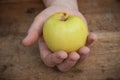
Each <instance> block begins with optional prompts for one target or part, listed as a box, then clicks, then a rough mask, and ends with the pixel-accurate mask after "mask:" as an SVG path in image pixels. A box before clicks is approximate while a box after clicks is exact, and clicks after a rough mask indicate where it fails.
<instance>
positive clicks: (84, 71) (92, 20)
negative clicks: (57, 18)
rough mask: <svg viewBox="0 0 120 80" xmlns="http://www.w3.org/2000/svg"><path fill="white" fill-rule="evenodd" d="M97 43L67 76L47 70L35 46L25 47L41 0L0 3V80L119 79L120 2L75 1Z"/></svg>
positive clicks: (38, 11) (113, 0) (41, 7)
mask: <svg viewBox="0 0 120 80" xmlns="http://www.w3.org/2000/svg"><path fill="white" fill-rule="evenodd" d="M78 5H79V10H80V11H81V12H82V13H83V15H84V16H85V17H86V19H87V21H88V25H89V29H90V31H92V32H95V33H96V34H97V36H98V40H97V41H96V42H95V43H93V44H92V45H91V46H90V48H91V52H90V56H89V57H88V58H87V59H86V60H85V61H84V62H83V63H81V64H78V65H77V66H75V67H74V68H73V69H72V70H70V71H69V72H66V73H62V72H59V71H56V70H55V69H51V68H48V67H46V66H45V65H44V64H43V63H42V61H41V60H40V57H39V49H38V45H37V44H35V45H33V46H31V47H24V46H23V45H22V44H21V41H22V39H23V38H24V37H25V35H26V34H27V30H28V28H29V26H30V25H31V23H32V21H33V19H34V17H35V16H36V15H37V14H38V13H40V12H41V11H42V10H44V9H45V6H44V5H43V3H42V1H41V0H0V80H120V0H78Z"/></svg>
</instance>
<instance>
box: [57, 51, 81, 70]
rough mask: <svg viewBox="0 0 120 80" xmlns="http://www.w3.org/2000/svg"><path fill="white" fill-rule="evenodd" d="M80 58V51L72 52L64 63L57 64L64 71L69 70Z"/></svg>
mask: <svg viewBox="0 0 120 80" xmlns="http://www.w3.org/2000/svg"><path fill="white" fill-rule="evenodd" d="M79 58H80V55H79V54H78V53H76V52H72V53H70V54H69V56H68V58H67V59H66V60H65V61H64V62H63V63H61V64H59V65H57V68H58V69H59V70H60V71H62V72H65V71H68V70H70V69H71V68H72V67H73V66H74V65H75V64H76V63H77V61H78V60H79Z"/></svg>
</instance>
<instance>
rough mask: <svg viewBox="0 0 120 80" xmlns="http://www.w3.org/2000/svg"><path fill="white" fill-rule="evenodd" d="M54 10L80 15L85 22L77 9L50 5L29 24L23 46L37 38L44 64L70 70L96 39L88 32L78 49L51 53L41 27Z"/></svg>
mask: <svg viewBox="0 0 120 80" xmlns="http://www.w3.org/2000/svg"><path fill="white" fill-rule="evenodd" d="M56 12H68V13H69V14H71V15H77V16H79V17H81V18H82V19H83V20H84V21H85V22H86V20H85V18H84V17H83V15H82V14H81V13H80V12H79V11H78V10H71V9H69V8H65V7H62V6H51V7H48V8H47V9H45V10H44V11H43V12H41V13H40V14H39V15H38V16H37V17H36V18H35V19H34V22H33V23H32V25H31V28H30V29H29V31H28V35H27V36H26V38H25V39H24V40H23V44H24V45H25V46H30V45H32V44H34V43H35V42H36V41H37V40H38V39H39V41H38V42H39V50H40V56H41V59H42V61H43V62H44V64H46V65H47V66H49V67H54V66H56V67H57V68H58V69H59V70H60V71H63V72H64V71H68V70H70V69H71V68H72V67H73V66H74V65H75V64H76V63H77V62H78V61H79V62H82V61H83V60H84V59H85V58H86V56H88V54H89V51H90V49H89V48H88V46H89V45H90V44H91V43H92V42H93V41H95V40H96V35H95V34H94V33H89V35H88V38H87V42H86V45H85V46H84V47H82V48H80V49H79V50H78V52H71V53H69V54H67V53H66V52H65V51H57V52H54V53H52V52H51V51H50V50H49V49H48V48H47V46H46V44H45V42H44V40H43V38H42V27H43V24H44V22H45V21H46V19H47V18H48V17H49V16H51V15H52V14H54V13H56ZM86 24H87V22H86Z"/></svg>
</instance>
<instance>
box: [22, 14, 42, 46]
mask: <svg viewBox="0 0 120 80" xmlns="http://www.w3.org/2000/svg"><path fill="white" fill-rule="evenodd" d="M43 22H44V18H43V16H42V15H41V16H38V17H36V18H35V19H34V21H33V23H32V25H31V27H30V29H29V30H28V35H27V36H26V37H25V38H24V40H23V44H24V45H25V46H30V45H32V44H34V43H35V42H36V41H37V40H38V38H39V36H40V34H41V33H42V26H43Z"/></svg>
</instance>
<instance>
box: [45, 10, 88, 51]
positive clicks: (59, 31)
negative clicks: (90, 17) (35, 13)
mask: <svg viewBox="0 0 120 80" xmlns="http://www.w3.org/2000/svg"><path fill="white" fill-rule="evenodd" d="M87 36H88V29H87V24H86V23H85V22H84V21H83V19H81V18H80V17H78V16H75V15H69V14H68V13H65V12H57V13H55V14H53V15H52V16H50V17H49V18H48V19H47V20H46V22H45V23H44V26H43V38H44V41H45V43H46V44H47V46H48V48H49V49H50V50H51V51H53V52H55V51H59V50H64V51H66V52H68V53H70V52H73V51H77V50H78V49H79V48H81V47H82V46H84V45H85V43H86V39H87Z"/></svg>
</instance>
